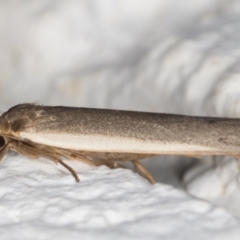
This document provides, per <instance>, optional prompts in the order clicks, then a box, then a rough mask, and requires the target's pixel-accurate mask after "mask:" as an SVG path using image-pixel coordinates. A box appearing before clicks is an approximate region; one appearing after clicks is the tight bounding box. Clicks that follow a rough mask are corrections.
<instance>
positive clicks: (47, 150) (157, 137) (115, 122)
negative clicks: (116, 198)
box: [0, 104, 240, 183]
mask: <svg viewBox="0 0 240 240" xmlns="http://www.w3.org/2000/svg"><path fill="white" fill-rule="evenodd" d="M239 126H240V119H230V118H212V117H194V116H184V115H173V114H162V113H150V112H134V111H118V110H107V109H90V108H74V107H62V106H54V107H53V106H41V105H35V104H19V105H16V106H14V107H12V108H10V109H9V110H8V111H7V112H5V113H3V114H2V116H1V117H0V160H1V159H2V158H3V157H4V155H5V154H6V153H7V151H8V150H9V149H11V150H13V151H15V152H17V153H20V154H23V155H25V156H28V157H30V158H35V159H36V158H39V157H40V156H42V157H45V158H48V159H50V160H52V161H54V162H55V163H59V164H61V165H63V166H64V167H65V168H67V169H68V170H69V171H70V172H71V173H72V175H73V177H74V178H75V180H76V181H77V182H79V178H78V175H77V173H76V172H75V171H74V170H73V169H72V168H71V167H70V166H68V165H67V164H66V163H64V161H63V159H64V158H67V159H72V160H79V161H82V162H84V163H87V164H91V165H95V166H101V165H106V166H108V167H110V168H119V167H124V166H123V165H122V162H124V161H131V162H132V163H133V165H134V167H135V170H136V171H138V172H140V173H141V174H142V175H143V176H144V177H145V178H146V179H147V180H148V181H149V182H151V183H155V180H154V178H153V177H152V175H151V174H150V172H148V171H147V169H146V168H145V167H144V166H143V165H142V164H141V163H140V162H139V160H141V159H145V158H149V157H153V156H157V155H186V156H206V155H228V156H235V157H238V156H240V131H239Z"/></svg>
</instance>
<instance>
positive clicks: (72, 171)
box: [58, 160, 80, 182]
mask: <svg viewBox="0 0 240 240" xmlns="http://www.w3.org/2000/svg"><path fill="white" fill-rule="evenodd" d="M58 162H59V163H60V164H61V165H62V166H64V167H65V168H66V169H67V170H68V171H69V172H70V173H71V174H72V175H73V177H74V178H75V180H76V182H80V180H79V178H78V175H77V173H76V172H75V171H74V170H73V169H72V168H71V167H70V166H68V165H67V164H66V163H64V162H63V161H62V160H58Z"/></svg>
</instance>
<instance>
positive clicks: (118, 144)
mask: <svg viewBox="0 0 240 240" xmlns="http://www.w3.org/2000/svg"><path fill="white" fill-rule="evenodd" d="M20 137H21V138H23V139H29V140H31V141H32V142H34V143H40V144H44V145H48V146H54V147H59V148H65V149H72V150H81V151H92V152H122V153H142V154H146V153H147V154H164V153H166V154H167V153H179V152H195V151H197V152H201V151H202V152H212V151H216V149H215V148H212V147H208V146H200V145H191V144H184V143H180V142H179V143H176V142H168V143H164V142H160V141H159V142H157V141H150V140H149V141H147V140H146V141H145V140H140V139H135V138H124V137H117V136H106V135H72V134H63V133H61V134H53V133H39V132H38V133H30V132H21V133H20Z"/></svg>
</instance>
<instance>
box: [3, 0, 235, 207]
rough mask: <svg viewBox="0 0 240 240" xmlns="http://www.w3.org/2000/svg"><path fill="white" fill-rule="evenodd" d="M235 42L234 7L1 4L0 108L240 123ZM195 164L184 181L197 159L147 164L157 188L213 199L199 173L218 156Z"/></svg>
mask: <svg viewBox="0 0 240 240" xmlns="http://www.w3.org/2000/svg"><path fill="white" fill-rule="evenodd" d="M239 42H240V1H238V0H235V1H234V0H195V1H191V0H179V1H174V0H168V1H166V0H150V1H143V0H132V1H127V0H115V1H111V0H101V1H97V0H81V1H79V0H42V1H27V0H0V109H1V110H2V111H6V110H7V109H8V108H9V107H11V106H13V105H15V104H18V103H23V102H36V103H39V104H46V105H67V106H77V107H95V108H110V109H126V110H141V111H153V112H165V113H178V114H188V115H201V116H227V117H239V116H240V82H239V79H240V78H239V77H240V74H239V73H240V71H239V70H240V69H239V61H240V45H239ZM215 160H216V159H215ZM204 162H207V163H208V164H204V165H201V167H199V165H198V166H197V168H196V167H195V168H193V169H194V170H191V171H190V172H188V173H187V174H186V171H187V170H188V169H189V168H190V167H191V166H192V165H195V164H196V163H199V160H195V159H190V158H180V157H161V158H155V159H153V160H150V161H148V162H146V165H147V166H148V168H149V169H150V170H152V172H153V173H154V175H155V177H156V178H157V180H158V181H160V182H163V183H167V184H172V185H173V186H175V187H179V188H185V189H186V190H188V191H190V192H192V193H194V194H195V195H197V196H200V197H203V198H206V199H210V200H212V199H213V198H214V199H215V200H216V199H217V200H216V201H218V200H219V198H221V199H222V195H221V194H222V192H221V193H219V192H218V193H216V192H215V195H214V196H212V195H211V194H210V195H209V192H212V191H213V190H212V189H213V188H216V186H215V185H214V187H213V188H212V186H210V185H209V182H208V187H206V182H204V181H203V180H202V176H204V177H203V178H204V179H206V175H204V174H205V173H206V172H207V173H208V174H209V171H211V174H212V175H211V174H210V175H208V176H215V175H214V171H215V170H216V169H218V164H216V162H220V163H221V166H220V167H222V165H223V164H225V163H226V159H224V160H222V159H219V160H218V161H215V162H214V161H213V160H212V158H211V159H210V158H206V159H205V160H202V161H201V164H202V163H204ZM227 162H230V161H229V159H228V161H227ZM209 163H210V164H209ZM234 164H235V161H234ZM156 165H157V167H156ZM231 166H232V165H231ZM196 169H197V170H196ZM199 169H200V170H199ZM206 169H207V170H206ZM237 170H238V171H237ZM232 171H234V174H235V175H234V176H235V177H236V179H237V180H238V172H239V168H238V167H236V166H235V165H234V167H233V170H231V175H232V176H233V173H232ZM224 174H225V175H226V173H224ZM220 175H221V174H220ZM220 175H218V176H220ZM225 175H224V176H225ZM184 176H185V177H184ZM186 176H187V177H186ZM183 178H184V179H187V180H185V182H183V180H182V179H183ZM219 178H221V177H219ZM199 179H200V180H201V181H200V180H199ZM226 179H228V180H229V178H226ZM228 180H226V181H228ZM219 181H220V183H221V180H219ZM219 181H218V183H219ZM196 182H197V184H195V185H194V183H196ZM216 182H217V181H216ZM189 186H191V187H189ZM196 186H197V187H196ZM204 186H205V187H204ZM221 187H222V185H221V184H220V185H219V187H218V188H217V189H221ZM237 187H238V185H236V186H235V188H233V190H231V191H230V193H229V192H228V193H227V195H229V194H230V195H231V194H232V193H233V191H235V190H236V188H237ZM199 189H200V190H199ZM201 189H204V190H202V191H201ZM206 189H208V190H209V189H210V190H209V191H207V192H206ZM219 191H220V190H219ZM235 192H236V191H235ZM225 193H226V192H225ZM220 195H221V197H220ZM231 196H232V195H231ZM224 197H225V196H224ZM227 197H228V196H227ZM224 199H225V198H224ZM234 199H235V200H236V198H234ZM215 200H213V201H215ZM235 200H234V201H235ZM238 200H239V199H238ZM216 201H215V202H216ZM218 202H219V201H218ZM220 202H221V201H220ZM222 202H223V201H222ZM222 202H221V204H222Z"/></svg>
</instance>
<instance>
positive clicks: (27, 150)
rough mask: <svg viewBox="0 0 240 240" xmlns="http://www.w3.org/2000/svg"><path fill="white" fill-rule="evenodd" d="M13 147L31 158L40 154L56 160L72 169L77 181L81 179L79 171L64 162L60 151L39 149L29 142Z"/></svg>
mask: <svg viewBox="0 0 240 240" xmlns="http://www.w3.org/2000/svg"><path fill="white" fill-rule="evenodd" d="M17 145H18V146H17ZM12 148H13V149H14V150H15V151H16V152H19V153H20V154H23V155H26V156H28V157H31V158H38V157H40V156H44V157H46V158H48V159H50V160H52V161H54V162H55V163H60V164H61V165H62V166H64V167H65V168H66V169H68V171H70V172H71V173H72V175H73V177H74V178H75V180H76V182H79V181H80V180H79V178H78V176H77V173H76V172H75V171H74V170H73V169H72V168H71V167H70V166H68V165H67V164H66V163H64V162H63V161H62V160H61V159H60V155H59V154H58V153H56V152H55V151H54V150H52V149H51V148H46V149H44V148H42V149H39V148H37V147H34V146H29V145H28V144H25V143H18V144H13V145H12Z"/></svg>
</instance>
